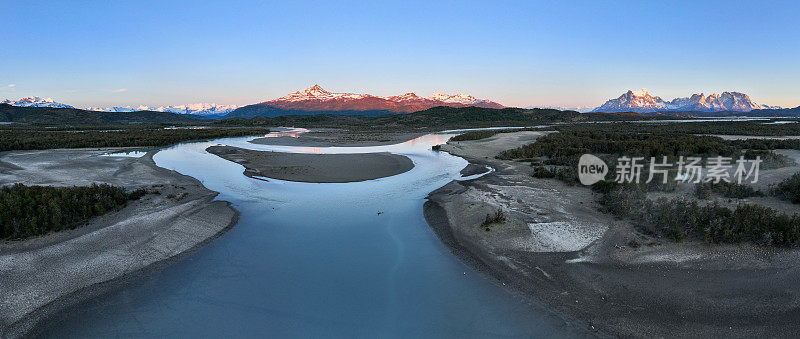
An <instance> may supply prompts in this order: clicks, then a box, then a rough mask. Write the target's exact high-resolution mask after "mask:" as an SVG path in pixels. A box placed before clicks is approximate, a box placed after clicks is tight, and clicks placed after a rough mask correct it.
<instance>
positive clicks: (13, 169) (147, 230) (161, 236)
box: [0, 149, 238, 337]
mask: <svg viewBox="0 0 800 339" xmlns="http://www.w3.org/2000/svg"><path fill="white" fill-rule="evenodd" d="M108 151H109V150H107V149H104V150H86V149H83V150H74V149H73V150H47V151H18V152H7V153H4V154H3V155H2V160H0V161H2V164H0V185H6V184H10V183H14V182H22V183H25V184H27V185H55V186H71V185H89V184H91V183H108V184H111V185H118V186H124V187H126V188H128V189H135V188H142V187H143V188H147V189H148V190H151V191H158V192H159V194H148V195H146V196H145V197H143V198H142V199H140V200H138V201H135V202H132V203H130V204H129V205H128V206H126V207H125V208H123V209H122V210H120V211H118V212H112V213H109V214H106V215H103V216H101V217H98V218H95V219H93V220H91V221H90V222H89V223H88V224H87V225H86V226H83V227H81V228H78V229H75V230H72V231H66V232H59V233H54V234H50V235H46V236H43V237H38V238H33V239H28V240H25V241H18V242H2V243H0V279H1V280H2V282H1V283H0V296H2V297H0V337H15V336H19V335H22V334H25V333H28V334H35V331H36V330H35V328H36V325H37V324H38V323H39V322H40V321H46V319H47V318H48V317H49V316H50V315H52V314H54V313H56V312H59V311H61V310H63V309H65V308H68V307H70V306H73V305H76V304H78V303H80V302H81V301H83V300H86V299H89V298H92V297H94V296H97V295H99V294H102V293H104V292H106V291H108V290H109V289H111V288H115V287H117V286H120V285H122V284H124V283H125V282H126V281H127V280H128V279H131V278H134V277H136V276H138V275H139V274H142V273H144V272H147V271H149V270H151V269H155V268H158V267H161V266H163V265H165V264H168V263H170V262H172V261H174V260H176V259H178V258H181V257H182V256H184V255H185V254H187V253H189V252H191V250H193V249H196V248H198V247H200V246H202V245H203V244H205V243H206V242H208V241H210V240H211V239H214V238H215V237H217V236H219V235H220V234H222V233H224V232H225V231H226V230H227V229H229V228H230V227H232V226H233V225H234V224H235V223H236V221H237V219H238V212H237V211H236V210H235V209H233V208H232V207H230V205H229V204H228V203H226V202H223V201H213V199H214V197H215V196H216V195H217V193H216V192H213V191H210V190H207V189H206V188H205V187H203V186H202V184H201V183H200V182H198V181H197V180H195V179H193V178H191V177H188V176H184V175H181V174H179V173H177V172H174V171H170V170H166V169H163V168H160V167H157V166H156V165H155V163H154V162H153V160H152V155H153V154H154V152H150V153H148V154H147V155H145V156H143V157H142V158H128V157H105V156H99V155H100V154H103V153H106V152H108Z"/></svg>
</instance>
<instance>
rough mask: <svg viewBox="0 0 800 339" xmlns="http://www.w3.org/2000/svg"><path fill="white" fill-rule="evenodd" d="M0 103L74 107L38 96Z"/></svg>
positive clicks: (22, 105)
mask: <svg viewBox="0 0 800 339" xmlns="http://www.w3.org/2000/svg"><path fill="white" fill-rule="evenodd" d="M0 104H9V105H12V106H19V107H52V108H75V107H72V106H70V105H66V104H62V103H60V102H55V101H53V99H51V98H40V97H26V98H22V99H19V100H17V101H11V100H8V99H6V100H3V101H0Z"/></svg>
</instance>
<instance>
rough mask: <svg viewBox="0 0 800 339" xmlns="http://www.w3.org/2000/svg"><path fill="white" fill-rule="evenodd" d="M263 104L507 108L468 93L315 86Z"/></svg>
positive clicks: (342, 107) (405, 109)
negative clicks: (360, 91) (334, 89)
mask: <svg viewBox="0 0 800 339" xmlns="http://www.w3.org/2000/svg"><path fill="white" fill-rule="evenodd" d="M259 105H264V106H272V107H277V108H281V109H287V110H297V111H370V110H377V111H389V112H396V113H410V112H416V111H421V110H424V109H428V108H431V107H436V106H450V107H466V106H477V107H485V108H503V107H504V106H503V105H501V104H498V103H496V102H493V101H489V100H481V99H477V98H475V97H473V96H471V95H468V94H457V95H451V94H441V93H437V94H434V95H431V96H428V97H424V98H423V97H420V96H418V95H416V94H414V93H412V92H409V93H406V94H403V95H394V96H388V97H383V96H377V95H371V94H355V93H333V92H328V91H326V90H324V89H323V88H322V87H320V86H319V85H314V86H311V87H309V88H306V89H304V90H302V91H297V92H294V93H291V94H289V95H286V96H283V97H280V98H278V99H273V100H268V101H265V102H262V103H260V104H259Z"/></svg>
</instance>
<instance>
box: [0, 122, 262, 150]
mask: <svg viewBox="0 0 800 339" xmlns="http://www.w3.org/2000/svg"><path fill="white" fill-rule="evenodd" d="M267 133H269V129H268V128H246V127H239V128H219V127H217V128H171V129H165V128H163V127H113V128H112V129H106V130H104V129H97V128H92V129H64V128H59V129H47V128H33V127H31V128H19V127H13V128H12V127H9V128H4V129H0V151H11V150H31V149H53V148H84V147H86V148H88V147H132V146H142V147H156V146H167V145H171V144H174V143H177V142H182V141H192V140H206V139H216V138H225V137H237V136H248V135H260V134H267Z"/></svg>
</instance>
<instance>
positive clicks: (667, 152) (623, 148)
mask: <svg viewBox="0 0 800 339" xmlns="http://www.w3.org/2000/svg"><path fill="white" fill-rule="evenodd" d="M743 145H746V144H744V143H739V142H733V141H730V140H724V139H722V138H719V137H714V136H698V135H691V134H684V133H631V132H607V131H587V130H582V131H564V132H560V133H552V134H548V135H546V136H543V137H540V138H539V139H537V141H536V142H534V143H531V144H528V145H525V146H522V147H519V148H515V149H511V150H507V151H503V152H501V153H500V154H499V155H498V158H500V159H531V158H537V157H546V158H547V159H546V160H545V161H544V162H543V164H545V165H558V166H573V165H576V164H577V160H578V158H579V157H580V156H581V155H582V154H586V153H590V154H595V155H601V154H605V155H625V156H630V157H633V156H641V157H645V158H650V157H656V158H658V159H659V160H660V159H661V157H663V156H667V157H668V158H675V157H678V156H693V157H711V156H725V157H732V158H736V159H738V157H739V156H740V155H744V156H745V158H747V159H754V158H755V157H756V156H760V157H761V159H762V160H763V161H764V162H763V164H762V168H764V167H769V166H773V167H780V166H785V165H786V164H787V161H788V160H787V159H786V158H785V157H783V156H780V155H778V154H775V153H772V152H770V151H768V150H762V149H759V150H749V149H745V148H743V147H742V146H743ZM609 165H612V166H613V165H614V164H613V163H609Z"/></svg>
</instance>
